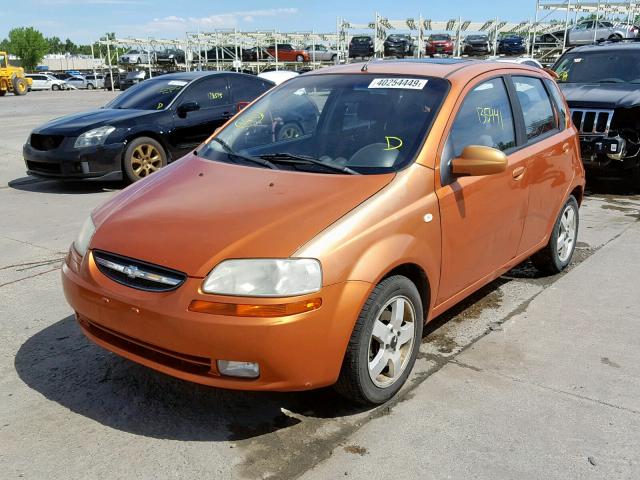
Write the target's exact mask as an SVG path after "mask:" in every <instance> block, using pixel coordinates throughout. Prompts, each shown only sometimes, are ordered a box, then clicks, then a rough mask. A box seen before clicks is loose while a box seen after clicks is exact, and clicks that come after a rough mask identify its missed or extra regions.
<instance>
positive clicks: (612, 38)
mask: <svg viewBox="0 0 640 480" xmlns="http://www.w3.org/2000/svg"><path fill="white" fill-rule="evenodd" d="M596 40H597V39H596ZM607 40H617V41H620V40H622V35H620V34H618V33H614V34H613V35H610V36H609V38H608V39H607Z"/></svg>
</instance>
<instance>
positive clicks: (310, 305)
mask: <svg viewBox="0 0 640 480" xmlns="http://www.w3.org/2000/svg"><path fill="white" fill-rule="evenodd" d="M321 305H322V299H321V298H312V299H310V300H303V301H301V302H294V303H277V304H272V305H248V304H238V303H218V302H207V301H204V300H192V301H191V303H190V304H189V311H191V312H198V313H210V314H212V315H228V316H232V317H263V318H268V317H286V316H288V315H295V314H297V313H305V312H310V311H312V310H316V309H318V308H320V306H321Z"/></svg>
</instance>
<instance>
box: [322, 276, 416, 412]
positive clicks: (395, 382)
mask: <svg viewBox="0 0 640 480" xmlns="http://www.w3.org/2000/svg"><path fill="white" fill-rule="evenodd" d="M400 308H401V309H402V318H400V319H399V321H397V322H398V324H399V325H395V326H394V330H393V331H392V330H391V328H390V327H389V326H390V325H392V322H391V315H392V312H394V311H398V310H399V309H400ZM396 309H398V310H396ZM385 322H386V323H385ZM423 324H424V315H423V311H422V300H421V298H420V294H419V293H418V289H417V288H416V286H415V285H414V284H413V282H411V280H409V279H408V278H406V277H403V276H400V275H395V276H393V277H389V278H387V279H385V280H383V281H382V282H380V283H379V284H378V285H377V286H376V287H375V288H374V289H373V291H372V292H371V295H369V298H368V299H367V301H366V302H365V304H364V306H363V307H362V311H361V312H360V315H359V317H358V319H357V321H356V324H355V326H354V328H353V332H352V334H351V338H350V339H349V344H348V346H347V351H346V353H345V357H344V360H343V362H342V368H341V370H340V376H339V377H338V381H337V383H336V384H335V385H334V388H335V389H336V391H337V392H338V393H340V394H341V395H343V396H344V397H346V398H348V399H350V400H352V401H354V402H357V403H360V404H364V405H379V404H381V403H384V402H386V401H387V400H389V399H391V398H392V397H393V396H394V395H395V394H396V393H398V390H400V388H401V387H402V385H404V383H405V382H406V380H407V378H408V377H409V374H410V373H411V369H412V368H413V365H414V363H415V361H416V356H417V354H418V350H419V348H420V343H421V338H422V328H423ZM398 326H400V327H403V326H404V327H405V328H401V330H398V329H397V327H398ZM374 327H376V330H377V332H378V333H377V334H374ZM394 332H395V335H394ZM401 332H406V335H405V336H404V339H405V343H400V342H402V338H401V337H402V335H401V334H400V333H401ZM376 335H378V336H376ZM382 336H385V339H384V341H381V340H379V338H380V337H382ZM409 336H410V337H411V338H410V339H408V340H407V338H408V337H409ZM381 352H382V353H381ZM394 358H395V359H396V362H392V360H393V359H394ZM376 359H377V361H376ZM394 363H396V364H397V365H398V367H397V372H396V373H394V372H393V368H392V366H393V364H394ZM370 365H372V368H375V367H376V366H377V367H378V371H379V373H378V374H377V375H376V372H370ZM381 367H382V370H380V368H381ZM374 378H375V380H374Z"/></svg>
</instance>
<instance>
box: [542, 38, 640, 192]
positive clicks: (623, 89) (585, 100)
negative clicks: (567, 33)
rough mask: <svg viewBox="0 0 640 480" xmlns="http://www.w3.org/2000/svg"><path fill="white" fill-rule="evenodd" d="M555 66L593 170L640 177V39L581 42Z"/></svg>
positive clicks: (586, 159)
mask: <svg viewBox="0 0 640 480" xmlns="http://www.w3.org/2000/svg"><path fill="white" fill-rule="evenodd" d="M553 69H554V70H555V72H556V73H557V74H558V77H559V78H558V82H559V84H560V87H561V89H562V91H563V93H564V95H565V96H566V98H567V103H568V104H569V108H570V109H571V117H572V119H573V122H574V124H575V126H576V128H577V129H578V131H579V133H580V145H581V150H582V160H583V162H584V164H585V166H586V167H588V168H590V169H591V170H597V169H600V170H602V169H606V170H611V169H615V170H618V171H623V170H624V171H630V172H631V173H632V174H633V175H634V176H635V177H636V178H637V179H638V180H640V43H636V42H630V41H606V42H600V43H597V44H594V45H587V46H583V47H577V48H574V49H572V50H569V51H567V52H566V53H565V54H564V55H562V56H561V57H560V58H559V59H558V61H557V62H556V64H555V65H554V67H553Z"/></svg>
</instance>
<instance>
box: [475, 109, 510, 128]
mask: <svg viewBox="0 0 640 480" xmlns="http://www.w3.org/2000/svg"><path fill="white" fill-rule="evenodd" d="M476 112H478V122H480V123H481V124H482V125H492V124H498V125H500V128H504V123H503V122H502V112H501V111H500V109H499V108H493V107H477V108H476Z"/></svg>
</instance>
